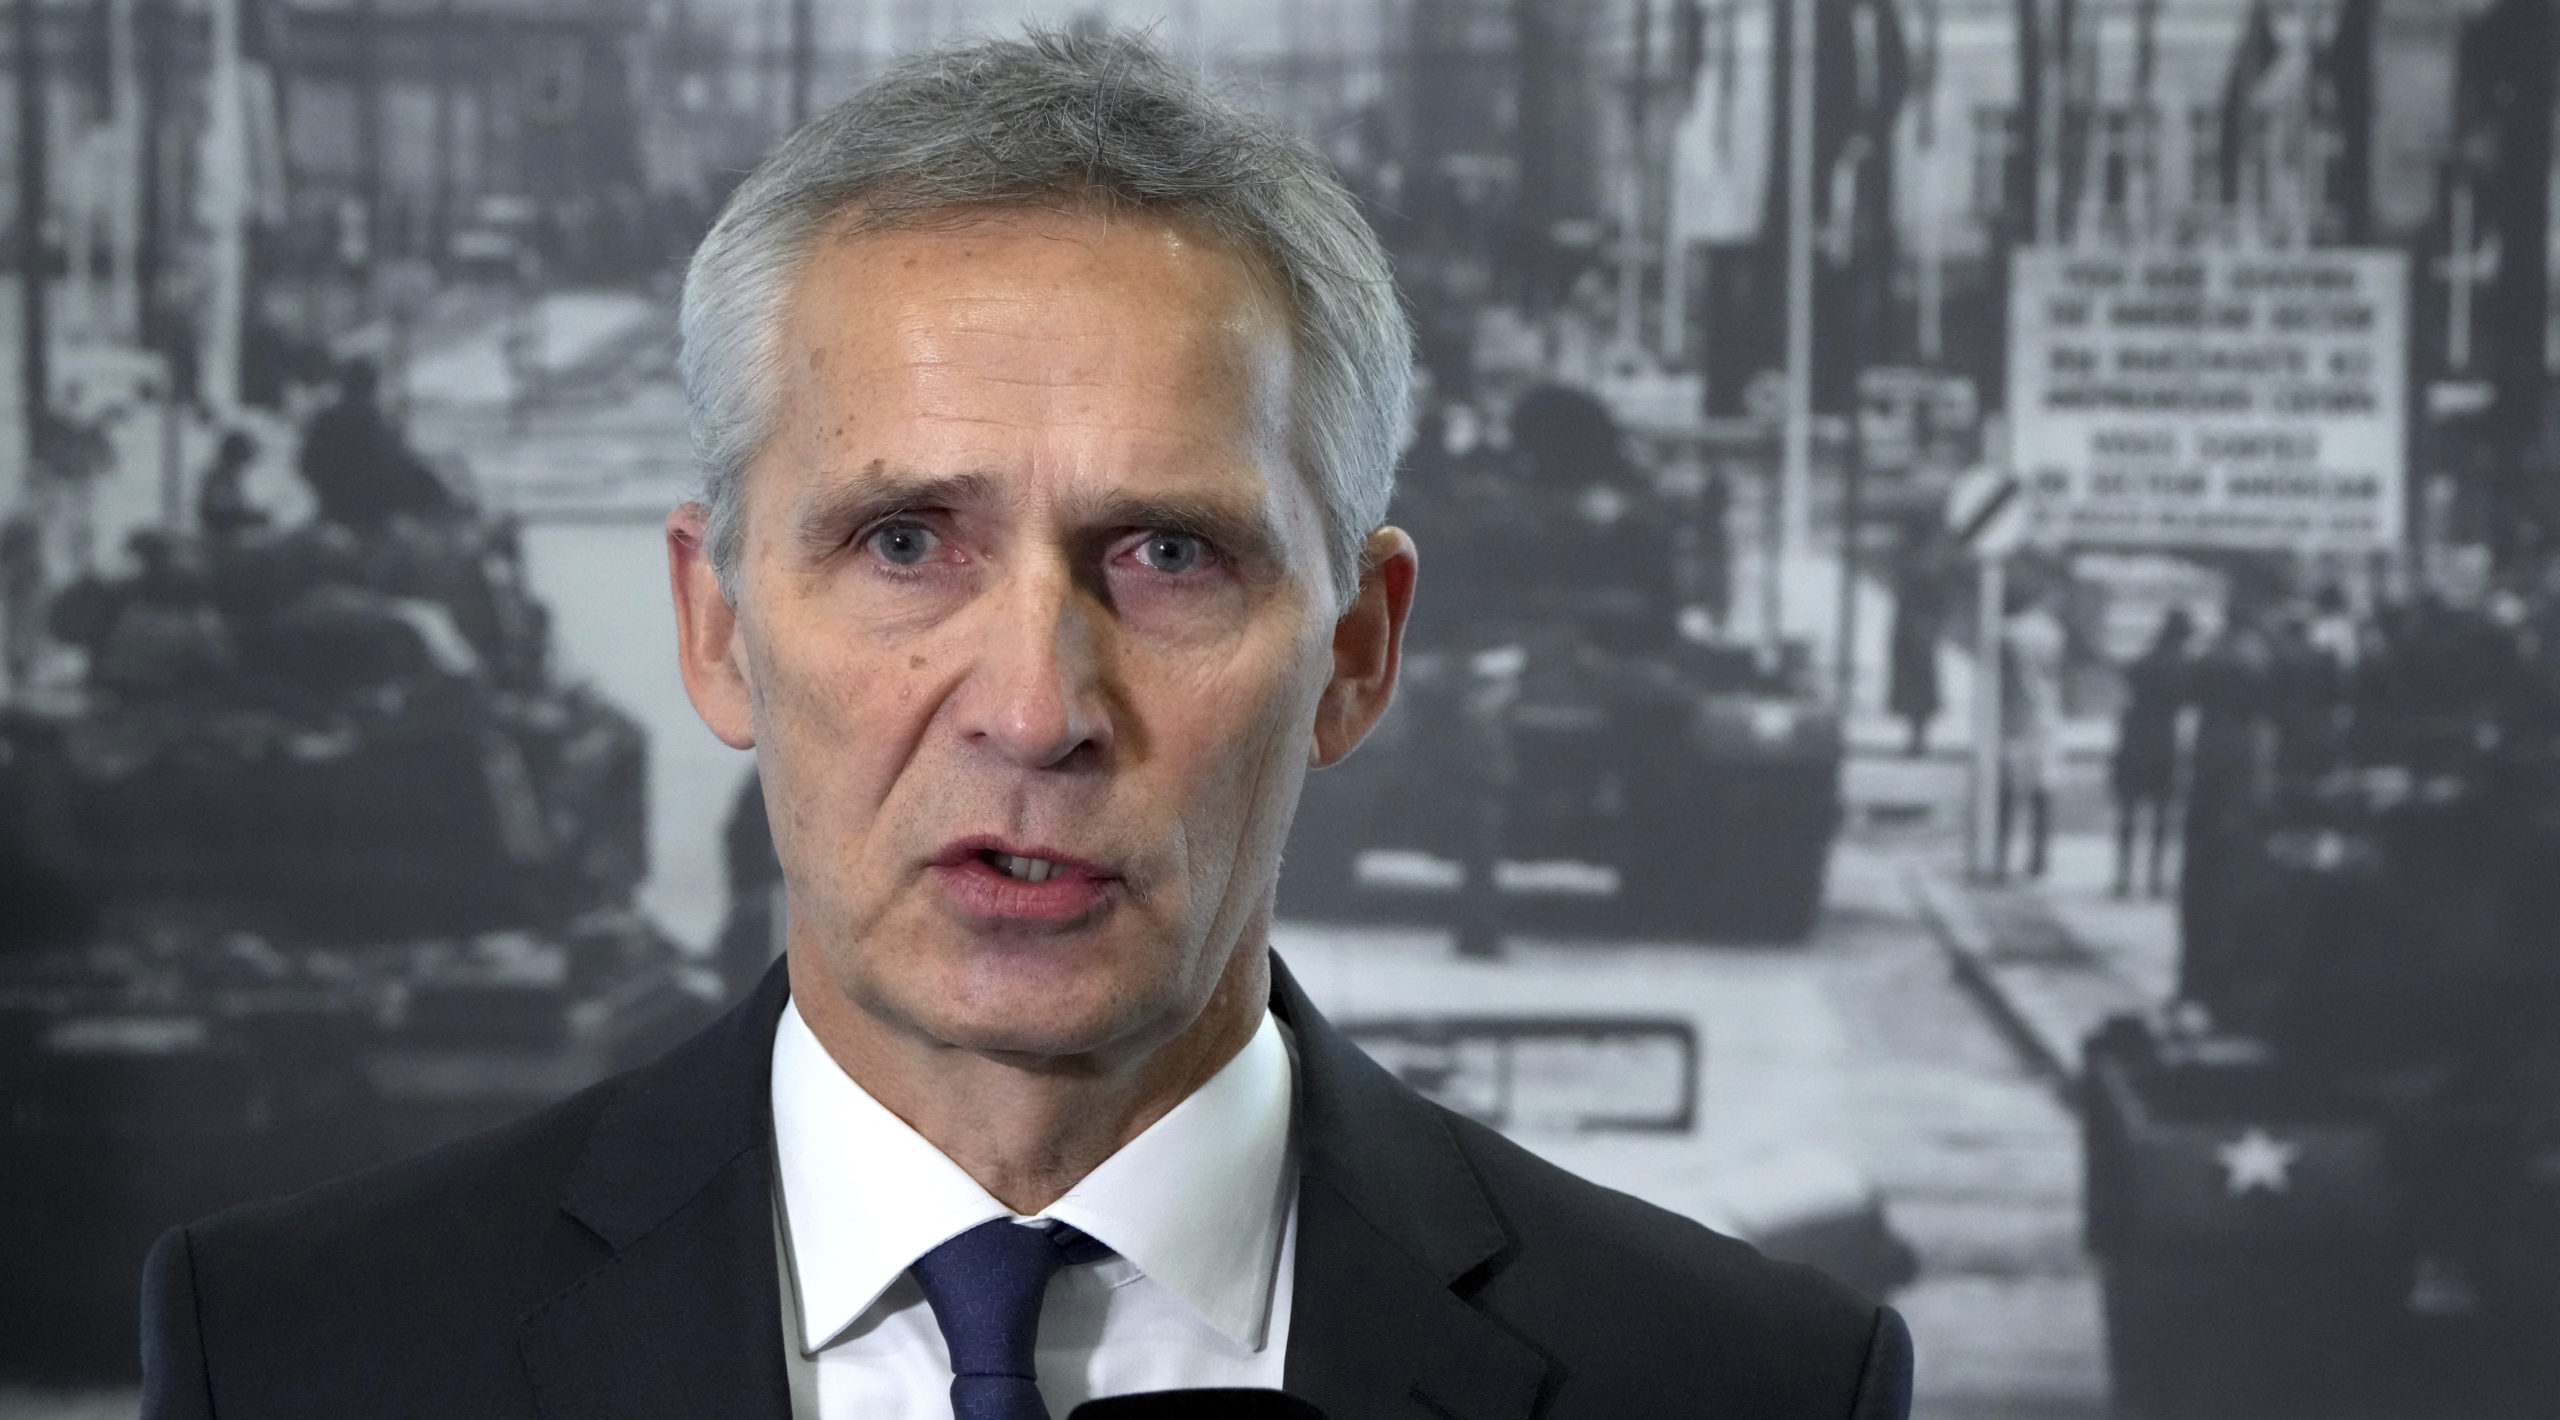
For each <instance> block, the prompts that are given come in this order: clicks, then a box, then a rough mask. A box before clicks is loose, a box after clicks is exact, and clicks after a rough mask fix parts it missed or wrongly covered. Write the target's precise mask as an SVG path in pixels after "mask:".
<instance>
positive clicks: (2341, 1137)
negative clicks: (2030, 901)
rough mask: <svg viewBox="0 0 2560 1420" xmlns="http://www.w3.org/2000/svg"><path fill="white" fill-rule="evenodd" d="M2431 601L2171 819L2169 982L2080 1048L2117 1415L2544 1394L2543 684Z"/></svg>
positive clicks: (2395, 1409) (2558, 772) (2546, 728)
mask: <svg viewBox="0 0 2560 1420" xmlns="http://www.w3.org/2000/svg"><path fill="white" fill-rule="evenodd" d="M2424 621H2425V624H2423V625H2417V624H2413V625H2409V626H2404V627H2401V628H2399V629H2398V633H2397V635H2396V636H2395V638H2394V639H2395V640H2396V641H2397V643H2398V644H2397V650H2396V653H2395V654H2392V655H2387V656H2385V657H2382V658H2379V659H2378V661H2377V662H2376V663H2373V664H2369V665H2368V666H2366V667H2365V668H2364V669H2363V671H2362V672H2361V674H2360V677H2359V679H2360V681H2361V685H2360V686H2359V687H2358V688H2357V689H2356V690H2355V691H2354V692H2353V693H2352V694H2351V695H2349V696H2348V697H2347V698H2346V699H2345V700H2344V701H2343V702H2341V703H2337V704H2335V705H2333V706H2332V707H2331V708H2334V709H2336V710H2338V711H2340V712H2342V713H2340V714H2338V715H2336V716H2334V717H2331V716H2327V715H2323V716H2318V717H2310V719H2311V722H2312V723H2315V724H2320V725H2324V726H2331V727H2343V728H2340V729H2337V730H2336V731H2335V742H2334V743H2331V744H2328V745H2325V746H2319V745H2315V746H2312V747H2311V748H2310V749H2308V750H2306V749H2305V748H2303V747H2301V746H2293V747H2290V748H2286V747H2279V748H2278V749H2277V750H2276V751H2275V752H2274V753H2273V754H2272V755H2271V756H2270V759H2269V762H2268V764H2267V765H2265V766H2264V768H2265V769H2266V770H2267V773H2266V778H2265V783H2266V788H2265V791H2264V792H2263V793H2262V795H2261V796H2259V797H2257V798H2256V799H2254V800H2253V801H2252V802H2250V803H2248V804H2247V805H2245V806H2244V807H2242V808H2240V809H2239V810H2238V811H2236V812H2234V813H2233V814H2232V815H2231V816H2230V817H2229V819H2228V820H2227V822H2226V823H2225V826H2223V827H2222V828H2221V829H2220V830H2219V831H2218V832H2216V833H2215V834H2214V835H2213V836H2212V837H2211V838H2209V839H2207V840H2205V841H2201V842H2198V841H2192V840H2191V842H2190V845H2189V858H2190V862H2191V863H2192V862H2193V861H2195V859H2196V856H2197V855H2199V854H2206V853H2211V854H2214V855H2216V856H2218V857H2219V858H2220V859H2221V860H2222V862H2221V867H2220V871H2222V872H2224V873H2227V874H2229V875H2230V876H2229V878H2228V879H2227V881H2226V882H2225V884H2224V885H2223V886H2222V887H2221V888H2220V889H2219V890H2218V891H2217V892H2216V893H2215V894H2214V904H2213V910H2211V911H2209V912H2203V913H2198V914H2194V915H2193V916H2192V917H2191V922H2192V924H2193V927H2194V931H2193V934H2192V935H2191V936H2190V937H2189V938H2188V939H2187V940H2186V941H2185V942H2184V943H2183V957H2182V963H2181V966H2182V972H2181V975H2182V982H2181V992H2180V999H2179V1000H2178V1001H2176V1002H2174V1003H2172V1004H2170V1005H2168V1006H2166V1007H2164V1008H2162V1009H2161V1010H2159V1011H2157V1012H2155V1013H2152V1014H2150V1015H2146V1016H2124V1017H2119V1018H2116V1019H2114V1020H2111V1021H2109V1022H2108V1023H2106V1025H2105V1026H2103V1027H2102V1028H2101V1029H2100V1030H2098V1031H2097V1032H2096V1033H2095V1034H2094V1035H2093V1036H2092V1037H2091V1038H2090V1039H2089V1041H2088V1042H2087V1045H2086V1052H2085V1069H2086V1073H2085V1085H2084V1089H2083V1098H2082V1104H2083V1110H2082V1116H2083V1123H2084V1128H2085V1130H2086V1150H2087V1173H2086V1178H2087V1185H2086V1187H2087V1200H2086V1226H2087V1240H2088V1244H2089V1247H2090V1248H2091V1250H2092V1252H2093V1253H2094V1254H2095V1255H2096V1257H2097V1258H2098V1260H2099V1263H2100V1268H2101V1275H2102V1278H2103V1285H2104V1297H2105V1305H2106V1320H2107V1333H2108V1347H2109V1354H2110V1360H2111V1363H2112V1369H2113V1375H2114V1379H2115V1386H2116V1391H2117V1400H2118V1404H2119V1407H2120V1409H2121V1410H2122V1411H2123V1412H2125V1413H2127V1414H2130V1415H2136V1416H2144V1417H2156V1418H2157V1420H2167V1418H2168V1417H2182V1418H2183V1417H2196V1418H2199V1420H2200V1418H2201V1417H2240V1416H2248V1417H2262V1416H2282V1415H2297V1414H2299V1415H2315V1414H2317V1415H2334V1414H2358V1415H2364V1414H2372V1415H2378V1416H2379V1415H2388V1416H2405V1417H2433V1416H2443V1417H2466V1418H2467V1417H2500V1416H2526V1415H2548V1414H2551V1413H2554V1411H2555V1410H2560V1364H2555V1360H2554V1358H2555V1356H2560V875H2555V874H2554V873H2553V871H2552V868H2553V865H2554V864H2555V863H2560V757H2555V752H2556V751H2560V738H2555V734H2554V730H2555V719H2554V716H2553V713H2552V711H2553V708H2554V706H2555V705H2560V700H2555V699H2553V698H2552V697H2551V696H2550V694H2549V690H2550V687H2547V686H2546V687H2542V688H2540V689H2537V688H2536V687H2535V686H2534V685H2533V683H2532V682H2533V677H2532V676H2530V675H2528V674H2523V672H2524V671H2525V670H2526V669H2527V667H2526V666H2525V665H2524V664H2523V662H2522V661H2520V660H2519V659H2518V658H2516V657H2515V656H2514V655H2513V653H2512V651H2511V650H2503V649H2501V648H2500V644H2499V643H2500V641H2501V639H2502V638H2501V637H2500V636H2499V635H2498V634H2496V633H2495V632H2494V631H2493V630H2492V629H2491V628H2490V627H2488V626H2487V624H2486V623H2484V622H2482V621H2480V620H2478V619H2475V618H2465V617H2455V616H2446V615H2432V616H2429V617H2426V618H2424ZM2466 647H2468V649H2467V650H2466V649H2464V648H2466ZM2475 653H2477V654H2475ZM2448 654H2451V655H2454V656H2456V657H2458V658H2459V659H2461V660H2462V661H2463V662H2465V665H2466V666H2467V667H2468V669H2467V670H2466V669H2464V668H2463V667H2457V666H2454V665H2449V664H2441V663H2440V662H2441V661H2442V658H2443V657H2445V656H2447V655H2448ZM2420 662H2424V663H2423V664H2421V663H2420ZM2501 662H2503V663H2504V664H2503V666H2501V665H2500V663H2501ZM2484 669H2486V670H2488V671H2489V672H2490V673H2489V674H2486V675H2481V674H2476V673H2475V672H2479V671H2481V670H2484ZM2279 698H2280V697H2279ZM2284 708H2285V707H2283V706H2282V705H2280V704H2275V703H2270V704H2269V705H2268V709H2269V711H2270V712H2271V714H2270V718H2271V719H2272V720H2274V721H2275V722H2277V723H2278V724H2282V723H2284V722H2285V721H2286V720H2287V719H2288V718H2289V717H2288V716H2287V715H2285V714H2284V713H2283V711H2284ZM2296 718H2297V723H2300V719H2299V718H2298V717H2296Z"/></svg>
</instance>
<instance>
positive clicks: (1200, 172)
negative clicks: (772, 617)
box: [680, 28, 1413, 611]
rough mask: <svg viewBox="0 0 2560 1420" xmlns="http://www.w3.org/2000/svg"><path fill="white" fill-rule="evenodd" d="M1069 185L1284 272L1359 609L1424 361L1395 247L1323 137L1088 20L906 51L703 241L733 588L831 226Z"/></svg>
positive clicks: (703, 329)
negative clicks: (792, 316)
mask: <svg viewBox="0 0 2560 1420" xmlns="http://www.w3.org/2000/svg"><path fill="white" fill-rule="evenodd" d="M1058 202H1066V203H1071V204H1078V205H1082V204H1098V205H1100V206H1101V207H1102V208H1103V209H1104V210H1106V211H1111V210H1134V211H1140V212H1148V213H1155V214H1160V215H1164V216H1169V217H1174V218H1177V219H1180V220H1182V221H1184V222H1185V223H1187V224H1189V225H1192V226H1194V227H1195V228H1197V229H1198V230H1201V231H1203V232H1204V233H1206V234H1207V235H1209V236H1211V237H1214V238H1216V239H1218V240H1221V241H1224V242H1226V243H1227V244H1229V245H1230V246H1231V247H1233V248H1234V249H1235V250H1237V251H1238V252H1240V253H1242V254H1244V255H1246V256H1247V257H1248V258H1250V259H1252V260H1254V261H1256V262H1257V263H1258V264H1259V265H1260V266H1261V267H1262V268H1263V269H1264V270H1265V272H1266V274H1267V275H1268V276H1270V277H1271V278H1273V279H1274V280H1275V284H1276V287H1277V289H1278V291H1279V292H1280V293H1281V294H1282V295H1283V297H1284V298H1285V300H1286V302H1287V305H1288V314H1289V319H1290V323H1291V335H1292V337H1293V341H1294V347H1295V351H1296V360H1295V369H1296V376H1295V380H1294V382H1293V383H1294V390H1293V394H1294V398H1295V408H1294V410H1293V411H1292V432H1291V438H1290V443H1291V453H1292V457H1293V458H1294V459H1295V461H1296V462H1297V464H1298V466H1299V468H1300V469H1301V471H1303V472H1304V473H1306V474H1307V475H1308V476H1309V477H1310V478H1311V479H1312V480H1313V483H1314V490H1315V492H1316V495H1317V498H1318V501H1319V503H1320V504H1321V506H1322V510H1323V520H1324V533H1325V550H1326V553H1327V556H1328V559H1329V571H1330V573H1331V582H1332V590H1333V594H1334V605H1335V609H1336V610H1337V611H1341V610H1345V609H1347V608H1348V607H1349V606H1350V603H1351V599H1352V597H1353V595H1354V594H1355V591H1356V589H1357V587H1358V585H1359V578H1360V572H1361V566H1360V558H1361V549H1362V546H1363V544H1364V542H1365V540H1366V538H1367V536H1368V534H1369V532H1370V531H1371V530H1373V529H1375V528H1376V527H1377V526H1378V525H1379V524H1380V523H1382V522H1383V521H1385V519H1386V513H1387V500H1388V497H1389V495H1390V494H1391V493H1392V492H1393V490H1394V486H1395V461H1396V453H1397V450H1398V448H1399V446H1400V445H1401V443H1402V440H1403V435H1404V424H1405V416H1406V403H1407V400H1408V398H1409V396H1410V390H1409V386H1410V383H1411V378H1412V365H1413V333H1412V327H1411V325H1410V323H1409V322H1408V321H1407V319H1406V317H1405V312H1404V307H1403V305H1402V304H1401V303H1400V301H1399V300H1398V299H1397V296H1396V290H1395V284H1394V276H1393V273H1392V271H1391V269H1390V267H1389V265H1388V262H1387V256H1386V252H1385V250H1384V249H1383V248H1381V247H1380V246H1379V244H1378V239H1377V235H1376V234H1375V233H1374V232H1372V231H1371V230H1370V229H1369V225H1368V223H1367V222H1366V221H1364V220H1363V219H1362V217H1361V215H1360V212H1359V208H1358V206H1357V205H1356V204H1355V202H1354V201H1353V199H1352V197H1351V194H1350V193H1349V192H1347V191H1345V190H1344V188H1343V186H1342V184H1341V183H1340V182H1339V181H1338V180H1337V179H1336V178H1335V177H1334V175H1333V173H1332V170H1331V169H1330V168H1329V167H1327V166H1326V164H1325V161H1324V160H1323V158H1321V157H1319V156H1318V155H1317V154H1316V152H1315V151H1314V150H1313V149H1312V148H1311V147H1309V146H1308V145H1307V143H1306V142H1305V141H1304V140H1302V139H1300V138H1299V137H1297V136H1296V135H1295V134H1293V133H1291V132H1290V131H1289V130H1288V129H1286V128H1284V127H1283V126H1281V125H1280V124H1279V123H1278V122H1276V121H1274V120H1271V119H1269V118H1265V117H1262V116H1259V115H1256V114H1252V113H1249V112H1247V111H1246V110H1245V109H1243V108H1242V107H1240V106H1239V105H1237V104H1236V103H1234V102H1233V101H1232V100H1229V99H1227V98H1225V97H1223V96H1221V95H1219V94H1217V93H1215V92H1213V91H1212V90H1211V89H1210V88H1209V87H1208V86H1207V85H1206V84H1205V83H1204V82H1202V81H1201V80H1200V79H1199V78H1198V77H1196V76H1195V75H1192V74H1190V73H1187V72H1185V71H1184V70H1182V69H1181V68H1178V67H1177V66H1175V65H1174V64H1173V63H1171V62H1170V61H1168V60H1166V59H1165V58H1164V56H1162V55H1161V54H1159V53H1158V52H1157V51H1156V50H1155V49H1154V48H1153V47H1151V46H1150V45H1149V44H1148V43H1147V42H1146V41H1145V40H1144V39H1141V38H1139V37H1137V36H1134V35H1131V34H1128V33H1124V32H1112V31H1108V30H1101V29H1086V28H1079V29H1078V30H1076V31H1074V32H1069V33H1059V32H1054V31H1047V30H1042V29H1036V28H1035V29H1033V30H1031V31H1029V32H1028V33H1027V34H1026V35H1025V36H1024V37H1023V38H1021V39H997V40H981V41H978V42H975V43H971V44H967V45H963V46H959V47H955V48H948V49H940V50H932V51H927V52H923V53H918V54H913V55H909V56H907V57H905V58H903V59H901V60H899V61H898V62H897V63H895V64H893V65H892V66H890V68H889V69H888V70H886V71H885V72H883V73H882V74H881V75H880V76H879V77H878V78H876V79H874V80H873V81H872V82H871V83H870V84H868V85H866V86H865V87H864V88H863V89H862V90H861V91H860V92H858V93H856V94H854V95H853V97H851V98H849V99H847V100H845V101H844V102H843V103H841V104H839V105H837V106H836V107H835V108H833V109H831V110H829V111H827V112H826V113H824V114H821V115H819V116H818V117H817V118H815V119H813V120H811V121H810V122H809V123H808V124H806V125H805V126H803V127H802V128H801V129H800V130H799V131H798V132H796V133H794V134H792V135H791V136H790V137H789V138H787V139H785V140H783V143H782V145H781V146H780V147H779V148H776V149H775V150H774V151H773V153H772V154H771V155H769V156H768V157H766V158H765V160H764V161H763V162H762V163H760V164H758V165H757V167H756V169H755V171H753V172H752V173H749V174H748V175H747V178H746V180H745V181H744V182H743V183H741V184H740V185H739V187H738V190H737V191H736V192H734V193H732V194H731V195H730V198H729V201H728V204H727V205H726V206H725V207H723V208H722V209H721V212H720V217H719V220H718V221H716V222H714V223H713V224H712V227H711V231H710V234H709V235H708V236H705V237H704V238H703V240H702V245H701V246H700V247H699V248H697V249H696V250H695V251H694V254H693V262H692V265H691V266H690V267H689V268H688V269H687V271H686V272H685V283H684V306H683V312H682V315H681V330H682V334H683V341H684V347H683V354H682V356H681V359H680V368H681V370H682V372H683V375H684V382H685V392H686V397H687V404H688V409H689V412H690V417H691V421H692V428H693V444H694V453H695V456H696V458H697V459H698V460H699V461H700V463H701V465H702V470H703V501H704V502H705V503H707V504H708V505H709V506H710V509H711V516H710V528H709V530H708V534H707V538H706V541H707V542H708V543H709V550H710V553H711V560H712V565H713V566H714V567H715V568H716V569H718V571H719V574H720V583H721V586H722V587H723V588H724V589H725V590H727V591H728V592H729V593H730V595H731V596H732V599H734V597H735V592H736V586H735V582H734V580H733V579H734V575H735V571H736V567H737V559H738V554H739V542H740V531H741V530H740V508H739V505H740V502H741V494H740V483H741V481H742V479H743V476H744V474H745V471H746V468H747V465H748V464H749V463H750V462H751V461H753V459H754V458H755V456H756V454H757V453H758V451H759V450H761V449H762V447H763V445H764V443H765V441H766V440H767V439H768V438H769V437H771V435H772V433H773V426H774V421H775V418H776V410H775V408H774V404H775V391H776V390H777V389H778V388H779V387H780V361H781V358H782V350H781V344H782V340H781V333H782V327H783V306H784V303H785V301H786V300H787V299H788V298H789V296H790V294H791V289H792V285H793V282H794V281H795V280H796V278H797V277H798V275H799V272H800V270H801V268H802V265H803V264H804V262H805V261H806V260H807V257H808V255H809V252H810V251H811V249H812V248H813V247H814V246H815V245H816V244H817V242H818V241H819V239H820V238H822V237H825V236H830V235H842V236H848V237H850V236H861V235H866V234H869V233H873V232H880V231H887V230H895V229H899V228H909V227H915V226H919V225H924V224H927V223H930V222H932V221H934V220H936V219H937V218H942V217H947V216H949V215H950V214H952V213H954V212H955V211H959V210H964V209H968V208H983V207H1006V206H1018V207H1028V206H1038V205H1045V204H1049V203H1058Z"/></svg>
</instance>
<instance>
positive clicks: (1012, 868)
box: [978, 848, 1058, 883]
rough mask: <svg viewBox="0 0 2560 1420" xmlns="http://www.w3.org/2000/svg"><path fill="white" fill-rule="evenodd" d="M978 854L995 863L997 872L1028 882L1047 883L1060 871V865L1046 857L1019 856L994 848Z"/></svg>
mask: <svg viewBox="0 0 2560 1420" xmlns="http://www.w3.org/2000/svg"><path fill="white" fill-rule="evenodd" d="M978 856H979V857H981V858H984V859H985V860H987V861H988V862H989V863H992V864H994V865H995V870H996V871H997V872H999V873H1002V874H1004V875H1005V876H1006V877H1008V878H1020V879H1021V880H1022V881H1024V882H1026V883H1045V882H1047V881H1048V880H1049V879H1051V878H1052V877H1055V876H1057V873H1058V865H1057V864H1056V863H1054V862H1051V861H1050V860H1049V859H1046V858H1017V857H1015V856H1013V855H1012V854H1010V853H999V852H997V851H996V850H994V849H993V848H988V849H983V850H981V851H980V852H979V854H978Z"/></svg>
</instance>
